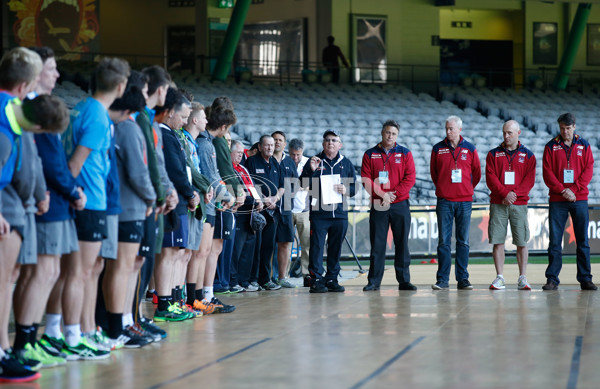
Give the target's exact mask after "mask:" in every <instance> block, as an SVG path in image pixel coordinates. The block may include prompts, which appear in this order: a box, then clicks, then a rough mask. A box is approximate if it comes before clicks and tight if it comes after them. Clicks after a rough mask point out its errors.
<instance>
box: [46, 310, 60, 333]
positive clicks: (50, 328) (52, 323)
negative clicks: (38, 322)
mask: <svg viewBox="0 0 600 389" xmlns="http://www.w3.org/2000/svg"><path fill="white" fill-rule="evenodd" d="M61 321H62V315H61V314H60V313H58V314H57V313H47V314H46V329H45V330H44V333H45V334H46V335H48V336H50V337H52V338H55V339H62V332H61V331H60V322H61Z"/></svg>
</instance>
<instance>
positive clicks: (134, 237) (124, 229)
mask: <svg viewBox="0 0 600 389" xmlns="http://www.w3.org/2000/svg"><path fill="white" fill-rule="evenodd" d="M143 236H144V221H143V220H134V221H130V222H119V242H124V243H140V242H141V241H142V237H143Z"/></svg>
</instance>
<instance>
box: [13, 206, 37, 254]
mask: <svg viewBox="0 0 600 389" xmlns="http://www.w3.org/2000/svg"><path fill="white" fill-rule="evenodd" d="M23 227H24V228H23V241H22V242H21V251H19V257H18V258H17V263H18V264H20V265H36V264H37V233H36V232H35V214H34V213H32V212H25V225H24V226H23Z"/></svg>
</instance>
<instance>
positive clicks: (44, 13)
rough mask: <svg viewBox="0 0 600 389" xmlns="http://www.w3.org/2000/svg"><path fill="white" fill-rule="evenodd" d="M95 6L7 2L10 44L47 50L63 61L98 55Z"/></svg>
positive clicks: (69, 1) (79, 1)
mask: <svg viewBox="0 0 600 389" xmlns="http://www.w3.org/2000/svg"><path fill="white" fill-rule="evenodd" d="M98 6H99V1H98V0H10V1H9V2H8V9H9V12H8V17H9V23H10V26H12V32H13V34H11V39H12V40H13V41H12V42H11V44H12V45H20V46H25V47H30V46H49V47H51V48H52V49H53V50H55V51H56V52H57V54H58V55H59V56H60V57H61V58H63V59H78V58H80V56H81V54H83V53H88V52H98V51H99V48H100V47H99V40H98V32H99V30H100V25H99V23H98ZM62 53H65V54H64V55H62Z"/></svg>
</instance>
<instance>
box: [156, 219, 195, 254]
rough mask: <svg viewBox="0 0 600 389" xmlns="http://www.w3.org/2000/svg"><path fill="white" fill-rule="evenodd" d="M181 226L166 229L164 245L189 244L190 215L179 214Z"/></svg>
mask: <svg viewBox="0 0 600 389" xmlns="http://www.w3.org/2000/svg"><path fill="white" fill-rule="evenodd" d="M178 217H179V227H178V228H177V229H176V230H173V231H169V232H167V231H165V236H164V238H163V242H162V247H179V248H182V249H184V248H186V246H187V245H188V235H189V232H190V228H189V227H188V215H187V214H183V215H179V216H178Z"/></svg>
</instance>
